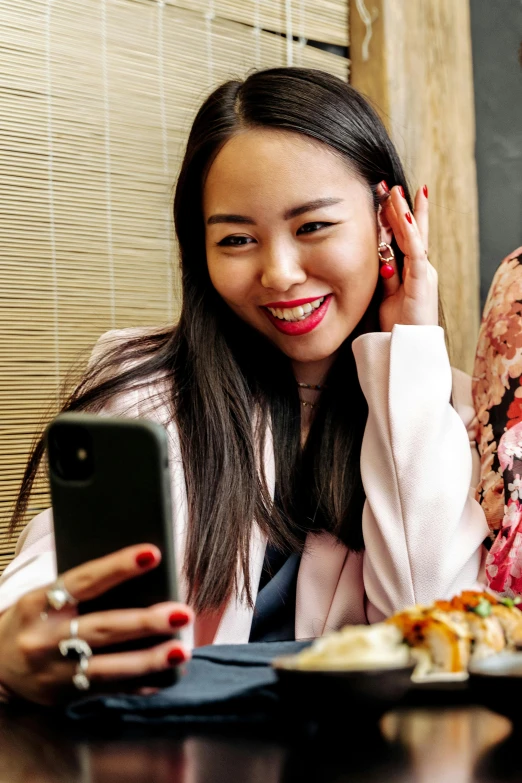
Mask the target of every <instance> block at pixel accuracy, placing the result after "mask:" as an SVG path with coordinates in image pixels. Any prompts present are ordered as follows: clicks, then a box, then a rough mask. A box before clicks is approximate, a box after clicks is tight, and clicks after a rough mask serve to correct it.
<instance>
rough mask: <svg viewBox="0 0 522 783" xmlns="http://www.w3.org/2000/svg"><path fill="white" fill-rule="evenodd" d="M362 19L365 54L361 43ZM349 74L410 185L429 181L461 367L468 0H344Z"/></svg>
mask: <svg viewBox="0 0 522 783" xmlns="http://www.w3.org/2000/svg"><path fill="white" fill-rule="evenodd" d="M361 9H362V11H363V14H362V16H364V9H366V10H367V12H368V14H369V16H370V18H371V19H372V23H371V31H372V37H371V40H370V43H369V51H368V55H369V56H368V59H364V53H363V43H364V38H365V35H366V31H367V26H366V25H365V24H364V23H363V21H362V18H361V14H360V10H361ZM350 40H351V43H350V59H351V63H352V65H351V76H350V82H351V84H353V86H354V87H356V88H357V89H359V90H360V91H361V92H363V93H364V94H365V95H367V96H368V97H370V98H371V99H372V101H373V102H374V105H375V106H376V108H377V110H378V111H379V113H380V115H381V117H382V118H383V120H384V122H385V123H386V126H387V128H388V130H389V131H390V133H391V135H392V138H393V140H394V142H395V144H396V145H397V148H398V151H399V154H400V155H401V158H402V160H403V162H404V164H405V167H406V173H407V177H408V181H409V182H410V185H411V187H412V190H415V189H416V188H418V187H419V186H422V185H423V184H427V185H428V188H429V201H430V248H429V251H430V259H431V260H432V262H433V264H434V266H436V268H437V270H438V273H439V279H440V287H441V295H442V300H443V304H444V311H445V315H446V321H447V325H448V333H449V341H450V352H451V359H452V363H453V364H454V366H456V367H459V368H461V369H463V370H466V371H468V372H471V369H472V364H473V355H474V351H475V344H476V339H477V330H478V322H479V266H478V225H477V221H478V215H477V185H476V170H475V157H474V146H475V115H474V105H473V72H472V60H471V40H470V20H469V2H468V0H366V2H365V3H361V2H360V0H359V2H358V1H357V0H350Z"/></svg>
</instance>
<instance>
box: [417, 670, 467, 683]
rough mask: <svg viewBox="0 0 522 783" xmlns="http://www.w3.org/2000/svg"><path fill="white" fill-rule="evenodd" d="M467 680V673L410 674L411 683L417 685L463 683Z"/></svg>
mask: <svg viewBox="0 0 522 783" xmlns="http://www.w3.org/2000/svg"><path fill="white" fill-rule="evenodd" d="M468 678H469V674H468V673H467V672H436V673H434V674H412V675H411V679H412V682H415V683H417V684H418V685H420V684H422V685H425V684H427V683H435V682H465V681H466V680H467V679H468Z"/></svg>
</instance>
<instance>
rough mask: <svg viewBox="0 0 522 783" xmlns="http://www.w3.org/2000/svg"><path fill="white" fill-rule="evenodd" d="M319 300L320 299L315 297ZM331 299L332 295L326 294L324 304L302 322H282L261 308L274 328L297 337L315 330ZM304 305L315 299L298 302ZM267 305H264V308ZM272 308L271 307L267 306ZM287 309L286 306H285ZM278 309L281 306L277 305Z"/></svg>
mask: <svg viewBox="0 0 522 783" xmlns="http://www.w3.org/2000/svg"><path fill="white" fill-rule="evenodd" d="M317 298H318V299H320V298H321V297H317ZM331 299H332V295H331V294H328V296H327V297H326V298H325V300H324V302H323V303H322V305H321V306H320V307H318V308H317V310H314V311H313V312H312V313H310V315H309V316H307V318H305V319H304V320H302V321H282V320H281V319H280V318H276V317H275V315H272V313H271V312H270V311H269V310H265V308H261V309H262V310H263V312H264V314H265V315H266V317H267V318H268V320H269V321H270V322H271V323H272V324H273V325H274V326H275V328H276V329H277V330H278V331H279V332H282V333H283V334H288V335H290V336H292V337H297V336H299V335H301V334H308V332H311V331H312V330H313V329H315V328H316V327H317V326H319V324H320V323H321V321H322V320H323V318H324V317H325V315H326V311H327V310H328V307H329V305H330V301H331ZM300 301H302V302H303V303H304V304H306V302H307V301H311V302H315V299H309V300H300ZM266 306H267V305H265V307H266ZM269 306H270V307H272V305H269ZM286 306H287V307H288V305H286ZM279 307H281V304H279ZM293 307H299V305H293Z"/></svg>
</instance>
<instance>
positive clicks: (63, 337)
mask: <svg viewBox="0 0 522 783" xmlns="http://www.w3.org/2000/svg"><path fill="white" fill-rule="evenodd" d="M347 14H348V11H347V2H346V0H322V2H321V3H317V2H316V1H315V0H291V1H290V0H257V1H255V0H214V2H212V0H194V1H193V2H192V1H191V0H185V1H184V2H180V1H178V0H170V1H169V0H2V2H1V3H0V85H1V87H0V117H1V119H0V122H1V124H2V131H1V133H0V145H1V150H0V152H1V154H0V189H1V198H2V215H1V218H0V254H1V256H0V570H1V569H2V568H3V567H4V566H5V565H6V564H7V562H8V561H9V560H10V558H11V557H12V554H13V550H14V543H15V539H14V538H10V539H8V538H7V535H6V527H7V524H8V521H9V517H10V512H11V510H12V505H13V502H14V499H15V497H16V494H17V489H18V486H19V483H20V480H21V476H22V472H23V467H24V464H25V460H26V457H27V453H28V451H29V447H30V444H31V441H32V439H33V437H34V435H35V433H36V432H37V431H38V430H39V428H40V426H41V424H42V423H43V421H44V420H45V419H46V418H48V417H49V416H50V415H51V414H52V413H54V412H55V411H56V407H57V401H58V397H59V395H58V391H57V390H58V388H59V386H60V384H61V383H62V381H63V379H64V377H65V376H66V374H67V372H68V371H69V369H70V367H71V365H72V364H73V363H75V362H77V361H78V357H80V356H83V357H84V358H85V357H86V356H87V355H88V353H89V351H90V348H91V347H92V345H93V344H94V342H95V341H96V339H97V338H98V337H99V335H100V334H102V333H103V332H104V331H106V330H107V329H111V328H114V327H116V328H123V327H127V326H138V325H148V324H159V323H164V322H166V321H171V320H172V319H175V318H176V315H177V313H178V307H179V280H178V275H177V264H176V249H175V246H174V243H173V236H172V228H171V204H172V191H173V184H174V181H175V176H176V171H177V168H178V165H179V160H180V154H181V152H182V149H183V145H184V141H185V139H186V136H187V132H188V129H189V127H190V123H191V120H192V117H193V116H194V113H195V111H196V109H197V107H198V105H199V104H200V103H201V101H202V99H203V98H204V97H205V95H206V94H207V93H208V92H209V90H210V89H212V88H213V87H215V86H217V84H219V83H220V82H221V81H224V80H225V79H227V78H234V77H243V76H244V75H245V74H246V73H247V72H248V71H249V70H250V69H252V68H253V67H268V66H273V65H285V64H294V65H303V66H308V67H315V68H322V69H324V70H328V71H330V72H332V73H334V74H336V75H337V76H340V77H341V78H343V79H346V78H347V76H348V62H347V60H346V58H345V57H343V56H338V55H335V54H331V53H329V52H327V51H322V50H320V49H318V48H316V47H314V46H312V45H309V43H308V40H309V39H313V40H315V41H321V42H325V43H332V44H336V45H338V46H343V47H346V46H347V44H348V40H347V37H348V20H347ZM48 505H49V498H48V494H47V487H46V484H45V481H43V480H42V481H41V482H39V483H38V485H37V487H36V488H35V491H34V492H33V497H32V499H31V503H30V508H29V513H28V518H30V517H32V516H34V515H35V514H36V513H38V512H39V511H40V510H42V509H43V508H46V507H47V506H48Z"/></svg>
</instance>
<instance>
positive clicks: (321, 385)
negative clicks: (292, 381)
mask: <svg viewBox="0 0 522 783" xmlns="http://www.w3.org/2000/svg"><path fill="white" fill-rule="evenodd" d="M297 385H298V386H299V388H300V389H312V390H313V391H322V390H323V389H327V388H328V386H327V385H326V384H325V383H301V381H297Z"/></svg>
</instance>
